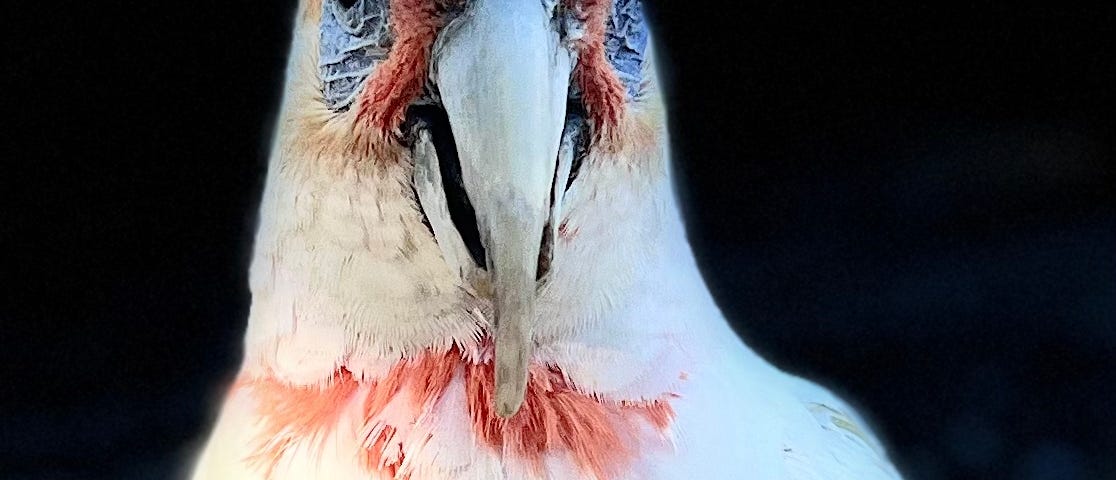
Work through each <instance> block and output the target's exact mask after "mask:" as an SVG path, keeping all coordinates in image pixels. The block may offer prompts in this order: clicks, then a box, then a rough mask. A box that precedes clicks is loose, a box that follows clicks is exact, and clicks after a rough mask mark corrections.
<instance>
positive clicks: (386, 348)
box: [193, 0, 900, 480]
mask: <svg viewBox="0 0 1116 480" xmlns="http://www.w3.org/2000/svg"><path fill="white" fill-rule="evenodd" d="M326 1H327V2H329V1H330V0H326ZM475 1H476V2H485V1H488V2H503V1H509V0H475ZM524 1H530V2H534V1H536V0H524ZM396 3H404V2H392V6H393V7H394V6H395V4H396ZM553 3H554V2H549V3H548V2H542V4H543V7H544V8H553ZM326 7H328V5H327V6H326ZM323 11H324V12H326V14H328V12H329V10H328V8H323V7H322V6H320V5H318V4H317V3H316V2H314V1H304V2H303V5H301V6H300V11H299V17H298V21H297V25H296V30H295V36H294V46H293V48H292V50H291V60H290V66H289V70H288V74H287V79H288V89H287V92H286V95H285V98H284V102H283V107H282V113H281V116H280V121H279V126H278V135H277V140H276V144H275V146H274V150H273V152H272V158H271V163H270V166H269V169H268V177H267V183H266V188H265V191H264V197H263V202H262V205H261V215H260V225H259V230H258V233H257V236H256V243H255V254H254V259H253V262H252V267H251V275H250V283H251V289H252V296H253V299H252V308H251V313H250V316H249V321H248V330H247V334H246V337H245V358H244V363H243V366H242V369H241V372H240V377H239V378H240V380H239V381H238V384H237V386H235V387H234V388H233V389H231V390H230V393H229V395H228V397H227V398H226V399H225V401H224V404H223V406H222V408H221V413H220V416H219V418H218V419H217V422H216V425H215V427H214V430H213V431H212V432H211V434H210V436H209V439H208V441H207V444H206V447H205V449H204V450H203V452H202V453H201V455H200V457H199V458H198V460H197V462H196V464H195V466H194V470H193V478H194V479H197V480H208V479H262V478H267V477H269V476H270V478H275V479H306V478H329V479H338V480H343V479H367V478H412V479H442V478H447V479H485V480H489V479H493V480H496V479H508V480H512V479H535V478H549V479H573V478H594V476H600V475H599V474H598V473H595V472H593V471H592V470H591V469H588V468H587V467H586V466H585V463H584V462H583V461H582V460H584V459H585V458H596V457H599V458H604V459H605V461H606V463H610V464H611V463H617V462H619V460H616V459H613V458H612V457H611V455H613V454H612V453H610V452H587V453H586V452H577V451H570V450H563V449H562V448H559V447H555V446H553V445H551V446H549V447H546V448H544V449H543V450H542V453H541V454H540V456H539V460H540V462H541V463H540V464H539V465H535V466H532V465H531V464H530V462H528V461H526V460H524V459H523V458H520V457H518V456H517V455H515V454H514V452H513V451H512V449H513V447H514V445H512V443H508V442H511V440H507V439H508V436H507V435H508V433H507V432H505V436H504V437H503V438H504V441H505V443H504V447H503V448H496V447H493V446H492V445H489V444H486V443H485V442H484V441H482V439H481V437H482V436H483V435H480V434H479V433H478V432H477V428H478V427H477V425H479V424H480V423H479V421H478V420H477V419H476V417H477V415H476V414H474V413H473V412H472V411H471V410H470V408H472V407H470V405H471V404H470V397H469V395H471V393H469V392H470V390H469V387H468V386H467V385H466V383H467V382H470V381H472V380H470V379H469V377H468V376H467V375H466V374H465V373H463V370H452V376H451V377H449V378H448V380H447V381H448V384H447V385H448V386H447V387H445V388H444V389H443V390H440V391H439V392H440V393H439V394H437V395H435V396H434V397H432V398H433V399H432V400H429V401H422V400H421V399H419V398H418V396H420V393H421V389H420V390H409V389H408V388H407V387H406V386H405V387H403V388H401V389H400V390H399V391H398V392H397V393H396V394H395V395H394V396H392V397H390V398H387V399H386V400H384V402H385V403H384V406H383V408H382V410H377V411H376V413H375V415H369V414H368V413H367V412H366V409H367V407H366V405H367V404H369V403H370V402H372V403H374V401H373V400H369V399H370V398H373V397H374V396H375V395H376V392H377V389H381V390H382V389H383V388H385V387H383V385H384V381H383V379H385V378H389V377H390V375H391V373H390V372H391V371H392V369H393V368H394V367H395V366H397V365H400V364H401V362H403V363H406V362H408V360H407V359H414V358H419V357H421V356H422V355H424V352H426V354H429V353H430V352H435V353H437V354H444V353H445V352H454V351H457V350H455V349H459V350H461V351H462V352H465V353H463V354H462V355H463V356H465V357H468V359H466V360H464V361H465V365H466V366H465V367H463V368H465V369H468V368H470V367H469V366H468V365H470V363H469V362H470V361H475V362H476V363H485V362H491V351H489V350H485V347H484V340H483V339H484V338H485V337H486V336H489V335H491V334H492V332H493V328H494V324H495V323H496V322H497V321H498V319H497V316H496V312H495V307H494V297H493V296H494V295H495V293H494V292H493V291H492V286H491V283H490V281H491V279H490V278H488V273H486V272H485V271H484V269H478V268H475V266H473V265H471V264H470V258H469V254H468V252H467V251H466V250H467V249H466V247H465V246H464V243H463V242H462V240H461V239H460V238H459V237H455V236H454V235H455V234H456V232H455V231H454V226H453V222H452V220H450V219H449V218H448V216H449V213H448V210H447V207H446V205H445V204H444V200H445V199H444V198H443V195H444V194H443V191H442V188H443V186H442V182H443V180H444V179H442V178H441V176H440V174H438V170H439V169H438V166H437V162H438V160H439V159H438V158H437V156H436V154H433V153H432V146H431V145H430V144H429V143H428V140H429V137H428V136H427V137H423V136H422V135H425V134H424V133H420V135H419V139H418V141H417V142H416V143H415V145H414V146H413V147H412V148H402V147H398V148H396V147H392V146H388V147H383V146H378V147H375V148H372V147H368V148H366V147H365V146H362V144H361V143H360V142H361V141H362V140H359V139H360V138H364V137H363V136H362V135H361V134H360V132H359V131H356V132H355V131H354V125H360V123H359V118H358V115H359V111H358V109H356V108H353V109H349V110H345V111H334V110H331V109H330V108H328V107H327V104H326V102H324V101H323V99H322V93H321V91H322V90H321V81H322V80H321V77H320V72H319V69H318V65H319V58H318V55H319V48H318V42H319V40H320V35H319V29H318V22H319V21H320V19H321V15H322V14H323V13H322V12H323ZM466 12H467V13H466V14H465V15H468V10H466ZM451 26H452V23H451ZM447 28H449V27H447ZM493 38H498V35H494V36H493ZM439 41H442V40H439ZM648 48H649V49H648V51H647V52H646V59H647V60H646V61H645V62H644V63H643V66H642V69H643V79H642V82H641V87H640V92H639V94H638V95H637V96H636V97H635V99H634V100H632V101H630V102H629V103H628V105H627V106H626V109H627V110H626V113H625V115H624V117H623V120H622V122H621V124H620V125H618V128H619V131H620V132H621V134H620V140H621V141H620V142H618V144H617V145H618V148H616V149H615V150H614V151H609V149H606V148H593V149H590V151H589V152H588V155H587V156H586V157H585V159H584V161H583V163H582V164H581V165H580V167H579V171H578V173H577V177H576V180H575V181H573V183H572V184H571V186H570V188H569V190H568V191H565V190H563V191H562V192H560V194H559V195H557V196H556V197H557V198H558V199H559V200H558V202H557V204H554V203H551V204H548V205H549V207H548V210H547V213H546V215H549V216H550V217H551V218H552V219H554V218H557V219H559V221H560V225H559V224H556V223H555V222H554V221H553V220H551V221H550V223H548V228H550V229H552V232H553V234H554V235H555V236H556V237H558V238H556V239H554V240H553V244H552V248H553V250H552V252H551V253H550V254H551V257H552V258H551V262H550V265H549V272H548V273H547V274H546V277H545V280H544V281H542V282H541V283H540V287H539V290H538V292H537V296H536V298H535V299H534V300H535V305H534V316H533V318H531V319H527V320H528V321H530V322H533V323H532V324H533V332H532V343H533V352H532V353H531V364H532V365H537V366H547V367H548V368H552V369H553V371H556V372H557V371H560V372H561V375H562V377H563V378H564V379H565V381H568V383H569V385H572V388H574V389H576V391H577V392H580V393H581V394H584V395H585V396H586V398H593V399H595V400H593V401H595V402H599V403H601V404H602V405H613V406H615V405H628V404H635V403H638V402H649V401H653V400H657V401H662V402H665V403H669V407H670V409H671V410H672V412H673V417H672V420H671V421H670V422H669V425H668V426H666V427H665V428H663V429H661V430H656V429H654V428H651V427H650V426H649V425H643V427H640V428H642V430H640V432H642V433H640V434H638V435H637V437H640V438H634V439H625V440H624V442H625V443H628V442H629V441H630V443H632V445H635V444H637V443H638V444H639V445H638V448H636V447H633V448H634V449H635V450H634V451H637V452H638V453H637V454H636V455H635V456H634V458H631V459H629V460H627V461H625V462H624V463H617V465H619V466H620V467H621V468H619V470H617V471H614V472H613V473H612V474H611V475H610V476H608V478H610V479H690V478H702V479H706V478H708V479H759V480H767V479H770V480H807V479H811V480H812V479H819V480H821V479H824V480H842V479H849V480H874V479H881V480H882V479H898V478H900V475H899V474H898V473H897V471H896V470H895V468H894V467H893V466H892V465H891V463H890V462H889V460H888V456H887V453H886V451H885V449H884V448H883V446H882V445H881V444H880V442H879V441H878V440H877V439H876V438H875V437H874V435H873V433H872V431H871V428H870V426H869V425H868V424H867V423H865V421H864V420H863V419H862V418H860V417H859V416H857V414H856V412H855V411H853V409H851V408H850V407H849V406H848V405H847V404H846V403H844V402H843V401H841V400H840V399H838V398H837V397H835V396H834V395H832V394H831V393H830V392H829V391H827V390H826V389H824V388H822V387H820V386H818V385H815V384H813V383H810V382H807V381H805V380H802V379H799V378H796V377H793V376H791V375H788V374H786V373H783V372H781V371H780V370H778V369H776V368H775V367H773V366H771V365H770V364H769V363H767V362H766V361H764V360H763V359H762V358H760V357H759V356H757V355H756V354H755V353H754V352H753V351H752V350H750V349H749V348H748V347H747V346H746V345H744V344H743V343H742V342H741V340H740V339H739V338H738V337H737V336H736V335H735V334H734V333H733V332H732V331H731V330H730V329H729V327H728V324H727V323H726V321H725V320H724V318H723V316H722V314H721V312H720V311H719V309H718V308H717V306H716V305H715V303H714V301H713V299H712V298H711V296H710V294H709V292H708V290H707V288H706V286H705V284H704V282H703V280H702V278H701V275H700V274H699V272H698V269H697V267H696V265H695V262H694V259H693V255H692V253H691V249H690V246H689V244H688V242H687V240H686V235H685V231H684V228H683V224H682V220H681V218H680V215H679V209H678V206H677V204H676V200H675V196H674V193H673V190H672V186H671V176H670V173H669V172H670V166H669V151H668V148H669V142H668V139H667V135H666V122H665V113H664V110H663V105H662V99H661V97H660V95H659V92H658V91H657V80H656V76H655V73H654V61H653V57H654V56H653V54H652V52H651V51H650V47H648ZM436 56H437V50H436V51H435V57H436ZM434 60H435V61H437V58H435V59H434ZM447 93H450V92H446V91H442V92H441V95H442V96H443V97H445V96H446V95H447ZM455 130H456V127H455ZM455 133H457V132H455ZM365 136H368V135H365ZM368 141H369V142H373V141H375V140H368ZM354 146H355V147H354ZM424 149H426V150H424ZM568 154H569V151H568V150H566V149H565V147H563V150H562V151H561V152H560V153H559V158H561V157H562V155H568ZM374 155H383V156H384V158H362V156H363V157H370V156H374ZM431 155H434V157H433V158H430V156H431ZM462 161H463V162H465V161H467V160H466V159H464V158H463V159H462ZM702 161H731V160H727V159H703V160H702ZM569 168H570V166H569V162H568V161H565V162H562V161H559V162H558V166H557V170H558V175H559V176H560V178H564V177H563V175H564V172H568V171H569ZM551 174H553V173H551ZM420 204H421V209H420ZM424 215H425V218H426V220H427V222H428V223H429V228H428V227H427V225H425V224H424ZM486 246H487V247H492V244H491V243H489V244H487V245H486ZM544 248H546V247H545V246H544ZM470 352H471V353H470ZM470 355H472V356H470ZM469 359H473V360H469ZM485 364H486V365H487V363H485ZM339 369H344V370H345V371H346V372H350V373H351V380H350V382H351V383H346V384H345V385H350V386H351V387H352V388H353V389H354V390H353V392H355V393H352V394H346V395H336V396H335V397H329V398H336V399H339V400H337V401H335V402H333V403H331V404H330V406H329V407H328V408H327V409H325V410H321V409H319V410H314V411H313V412H309V411H308V412H307V415H311V414H315V412H320V411H326V410H328V412H329V414H330V415H332V416H330V417H329V420H328V421H322V422H321V423H322V425H326V426H325V427H322V428H319V429H317V430H313V431H312V432H311V433H310V434H307V435H302V436H298V435H293V434H291V432H292V431H294V430H295V429H294V427H291V428H286V427H283V426H282V425H279V426H276V424H275V422H274V418H271V417H268V415H269V414H268V413H266V412H267V411H268V408H269V407H270V406H269V405H261V403H260V397H259V396H257V395H256V394H255V392H257V391H260V390H254V389H253V388H252V387H249V388H245V387H244V385H260V383H253V382H270V383H266V384H267V385H280V387H275V388H279V389H280V391H282V390H281V389H282V388H291V389H292V390H290V391H291V392H297V391H314V390H315V389H318V390H320V391H323V392H325V391H330V389H331V388H333V389H336V388H338V386H339V385H340V384H339V383H336V382H338V380H337V379H338V378H339V377H337V376H336V373H337V372H338V370H339ZM345 378H349V377H345ZM400 378H403V380H401V382H403V384H404V385H412V384H414V382H416V381H417V380H415V379H414V378H411V377H400ZM532 378H533V377H532ZM342 381H344V378H342ZM377 382H379V383H377ZM408 382H409V383H408ZM256 388H258V387H256ZM297 389H304V390H297ZM409 392H410V393H409ZM415 392H419V393H415ZM323 395H325V394H323ZM269 398H271V397H269ZM664 398H665V399H667V400H663V399H664ZM486 401H487V400H486ZM416 403H418V404H419V405H418V406H415V404H416ZM528 404H529V405H530V403H528ZM609 408H612V407H609ZM614 410H615V409H614ZM616 411H620V410H616ZM520 414H522V412H520ZM294 417H297V415H295V416H294ZM294 417H292V418H294ZM269 418H270V420H269ZM283 418H286V417H283ZM269 421H270V422H271V423H268V422H269ZM494 421H499V420H494ZM296 423H297V422H296ZM586 425H587V426H588V427H593V428H596V427H599V424H595V423H592V422H589V423H586ZM386 429H390V430H386ZM590 430H592V429H591V428H590ZM385 431H387V432H388V433H385ZM594 434H595V433H594V432H593V431H588V433H586V434H585V435H586V436H590V437H591V436H592V435H594ZM381 435H382V436H383V438H386V441H385V442H384V444H383V445H379V446H375V448H373V446H371V445H370V442H371V441H370V440H369V439H370V438H373V439H374V438H380V436H381ZM288 436H289V437H290V438H292V439H293V440H292V441H291V442H290V445H289V446H287V447H285V448H283V449H278V450H271V451H270V453H267V452H265V451H264V450H263V449H261V448H260V444H261V441H264V442H267V441H273V440H276V439H282V438H288ZM586 441H589V440H586ZM261 452H263V454H264V456H268V458H265V459H264V461H263V462H261V461H260V458H259V457H260V456H261ZM368 452H372V453H373V454H374V455H373V456H375V457H376V458H374V459H373V460H372V461H371V462H370V463H369V462H365V461H362V460H361V455H367V454H368ZM614 460H615V462H614ZM265 464H266V465H265ZM261 465H263V466H261ZM369 465H373V466H375V465H391V468H390V469H387V468H370V467H369Z"/></svg>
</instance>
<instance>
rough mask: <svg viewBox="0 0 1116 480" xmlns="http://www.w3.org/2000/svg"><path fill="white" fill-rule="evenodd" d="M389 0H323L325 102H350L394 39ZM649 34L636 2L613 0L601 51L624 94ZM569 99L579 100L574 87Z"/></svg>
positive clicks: (632, 88)
mask: <svg viewBox="0 0 1116 480" xmlns="http://www.w3.org/2000/svg"><path fill="white" fill-rule="evenodd" d="M389 15H390V12H389V8H388V0H357V1H356V2H354V3H353V4H352V5H351V6H350V7H345V6H344V5H343V4H342V3H341V2H340V1H338V0H326V1H324V2H322V16H321V18H322V20H321V26H320V35H321V37H320V40H321V41H320V44H319V51H318V54H319V59H318V68H319V69H320V72H321V78H322V96H323V98H324V99H325V103H326V106H328V107H329V108H330V109H332V110H342V109H345V108H347V107H348V106H349V104H351V103H352V101H353V99H354V98H355V97H356V95H357V94H358V93H359V92H360V90H361V87H362V85H364V81H365V80H367V79H368V76H369V75H370V74H371V73H372V70H373V69H374V68H375V67H376V65H377V64H378V63H379V62H382V61H383V60H384V59H386V58H387V55H388V52H389V51H390V50H391V44H392V42H393V41H394V38H393V37H392V34H391V28H390V25H389V22H388V18H389ZM647 41H648V32H647V28H646V24H645V22H644V17H643V7H642V5H641V2H640V0H616V2H615V3H614V4H613V8H612V13H611V16H610V17H609V19H608V25H607V27H606V33H605V55H606V56H607V57H608V60H609V62H610V63H611V64H612V67H613V68H614V69H615V71H616V75H617V77H619V79H620V81H621V82H622V83H623V84H624V88H625V90H626V91H627V94H628V97H629V98H635V97H636V96H637V95H638V94H639V90H640V82H641V80H642V78H641V77H642V75H641V73H642V68H643V58H644V52H645V50H646V48H647ZM570 97H571V98H579V97H580V92H579V91H578V88H577V85H571V86H570Z"/></svg>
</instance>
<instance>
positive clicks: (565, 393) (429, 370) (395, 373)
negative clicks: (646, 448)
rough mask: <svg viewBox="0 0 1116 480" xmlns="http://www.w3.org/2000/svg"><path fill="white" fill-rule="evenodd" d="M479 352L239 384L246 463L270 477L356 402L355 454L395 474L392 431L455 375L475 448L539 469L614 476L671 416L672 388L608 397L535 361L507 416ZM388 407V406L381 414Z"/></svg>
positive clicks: (396, 442) (397, 456)
mask: <svg viewBox="0 0 1116 480" xmlns="http://www.w3.org/2000/svg"><path fill="white" fill-rule="evenodd" d="M485 348H486V349H490V348H491V347H490V346H489V347H485ZM488 351H490V350H488ZM481 357H482V358H484V360H476V359H474V358H472V357H470V356H467V355H463V354H462V352H461V350H460V349H458V348H456V347H455V348H453V349H451V350H450V351H448V352H445V353H433V352H428V353H426V354H424V355H421V356H419V357H417V358H414V359H408V360H403V361H400V362H399V363H398V364H396V365H395V366H394V367H392V368H391V369H390V370H389V371H388V372H387V373H386V374H385V375H384V376H383V377H381V378H379V379H376V380H375V381H363V382H362V381H361V380H359V379H357V378H354V376H353V375H352V374H351V373H350V372H349V370H348V369H346V368H344V367H341V368H339V369H338V371H337V372H336V373H335V374H334V375H333V377H332V378H331V379H330V381H329V382H328V383H327V384H326V385H323V386H313V387H299V386H292V385H289V384H286V383H284V382H282V381H280V380H277V379H275V378H272V377H266V378H258V379H246V380H242V381H241V382H238V384H237V387H235V388H247V389H249V390H250V393H251V395H252V397H253V398H254V400H255V402H256V404H257V407H256V408H257V411H258V412H259V414H260V417H261V419H262V422H263V426H264V428H263V430H262V433H261V434H260V438H259V440H258V444H257V445H256V447H255V453H254V454H253V455H252V456H251V457H250V458H249V459H248V460H249V461H251V462H252V463H253V464H254V465H255V466H256V467H257V468H262V469H264V471H265V473H266V474H267V475H268V476H270V475H271V473H272V471H273V470H274V469H275V467H276V465H277V464H278V463H279V461H280V460H281V459H282V458H283V456H284V455H285V454H287V453H288V452H290V451H292V450H293V448H294V447H295V446H297V445H298V444H300V442H319V441H320V439H321V438H323V437H324V436H325V435H326V434H327V433H329V432H331V431H333V430H334V429H336V428H338V427H340V426H341V419H342V417H343V413H345V412H348V411H350V410H349V409H350V408H359V409H360V410H359V412H360V413H361V414H362V416H361V418H363V422H364V425H363V426H361V427H362V428H361V429H360V430H358V431H361V432H364V433H363V434H361V435H362V436H363V438H360V440H361V445H362V446H363V447H362V450H361V451H359V452H353V453H354V456H356V457H357V458H360V459H362V460H363V464H364V467H365V468H366V469H367V470H368V471H370V472H373V471H375V472H380V473H382V474H387V475H389V476H391V477H392V478H395V477H396V475H397V473H398V472H399V469H400V468H401V467H402V465H403V461H404V458H403V454H402V448H401V447H402V445H401V444H400V439H399V438H397V433H398V432H399V431H400V430H402V429H406V428H410V427H411V426H413V424H414V422H415V421H416V419H418V418H419V417H420V416H421V415H423V414H428V413H429V412H430V411H431V410H432V409H433V406H434V404H435V403H436V402H437V401H438V400H439V399H440V398H441V397H442V396H443V395H444V394H445V393H446V391H447V390H448V389H449V388H450V385H451V383H452V380H453V378H454V377H455V376H456V375H461V377H462V378H463V379H464V389H465V392H464V393H465V397H466V400H467V405H468V406H467V409H468V411H462V412H460V413H459V414H460V415H468V417H469V418H470V419H471V424H472V430H473V435H474V436H475V437H476V438H477V440H478V442H477V443H478V445H483V446H485V447H487V448H489V449H490V450H491V452H492V453H493V454H494V455H497V456H500V457H501V458H503V459H504V461H509V460H511V461H516V462H522V464H523V465H525V466H526V467H527V468H529V469H530V470H532V471H534V472H536V473H541V472H542V470H543V468H544V458H545V456H546V455H548V454H566V455H568V456H569V458H570V459H572V460H573V461H574V462H575V463H576V465H577V467H578V468H579V469H581V470H582V471H583V472H585V473H586V474H587V475H590V476H593V477H595V478H598V479H602V480H604V479H609V478H615V477H617V476H618V475H620V474H621V473H623V472H624V471H625V469H626V468H627V467H629V466H630V465H631V464H632V462H633V461H635V460H636V459H637V458H638V457H639V454H640V452H639V451H638V448H639V447H638V442H633V439H639V438H641V436H646V433H645V432H646V430H645V429H646V428H647V427H650V428H651V429H652V430H653V431H656V432H658V434H659V435H658V436H657V439H659V440H661V439H663V438H665V434H666V433H667V431H668V430H669V428H670V425H671V423H672V422H673V420H674V410H673V409H672V408H671V406H670V403H669V400H670V399H672V398H675V397H676V395H674V394H669V393H668V394H664V395H663V396H662V398H660V399H658V400H653V401H638V402H612V401H607V400H603V399H599V398H596V397H595V396H593V395H591V394H588V393H585V392H581V391H578V390H577V389H576V388H575V387H574V386H573V385H571V384H570V383H569V381H568V380H567V379H566V377H565V375H564V374H563V373H562V372H561V370H559V369H558V368H557V367H553V366H545V365H533V366H532V368H531V370H530V379H529V381H528V386H527V394H526V400H525V401H524V404H523V406H522V408H521V410H520V411H519V413H518V414H516V415H515V416H514V417H512V418H511V419H506V420H505V419H502V418H500V417H498V416H497V415H496V413H495V411H494V410H493V406H492V395H493V390H494V388H495V387H494V376H495V375H494V369H493V364H492V362H491V360H490V359H491V355H482V356H481ZM401 395H402V397H400V396H401ZM397 398H400V399H403V400H406V402H405V404H404V405H403V408H404V413H402V414H401V413H400V412H398V411H396V410H394V409H395V408H399V407H398V406H397V405H395V404H392V403H393V400H396V399H397ZM396 403H398V402H396ZM389 405H390V406H389ZM389 408H391V409H393V410H392V411H391V412H386V410H387V409H389ZM389 423H390V424H389ZM431 435H437V432H433V433H431ZM664 441H665V440H664ZM311 445H314V443H311ZM412 461H413V459H412Z"/></svg>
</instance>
